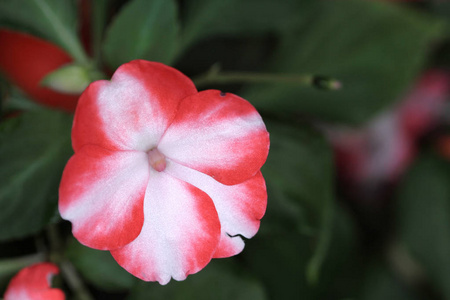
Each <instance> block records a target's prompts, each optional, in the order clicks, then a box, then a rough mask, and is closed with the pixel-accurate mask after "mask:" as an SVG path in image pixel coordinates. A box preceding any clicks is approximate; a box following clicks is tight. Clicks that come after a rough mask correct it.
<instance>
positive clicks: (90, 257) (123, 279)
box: [66, 239, 136, 291]
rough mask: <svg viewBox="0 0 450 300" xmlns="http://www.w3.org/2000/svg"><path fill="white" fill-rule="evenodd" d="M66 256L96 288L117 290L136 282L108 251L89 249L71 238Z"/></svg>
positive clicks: (127, 287)
mask: <svg viewBox="0 0 450 300" xmlns="http://www.w3.org/2000/svg"><path fill="white" fill-rule="evenodd" d="M66 256H67V258H68V259H69V260H70V261H71V262H72V263H73V265H74V266H75V267H76V268H77V270H78V271H79V272H80V273H81V275H82V276H83V277H84V278H85V279H86V280H87V281H89V282H90V283H91V284H93V285H95V286H97V287H98V288H101V289H104V290H107V291H119V290H125V289H129V288H131V287H132V286H133V285H134V284H135V282H136V278H135V277H134V276H133V275H131V274H130V273H128V272H127V271H125V269H123V268H122V267H121V266H119V264H117V262H116V261H115V260H114V258H113V257H112V256H111V254H110V252H109V251H100V250H95V249H91V248H88V247H86V246H83V245H81V244H80V243H78V242H77V241H76V240H75V239H72V240H71V241H70V243H69V245H68V247H67V250H66Z"/></svg>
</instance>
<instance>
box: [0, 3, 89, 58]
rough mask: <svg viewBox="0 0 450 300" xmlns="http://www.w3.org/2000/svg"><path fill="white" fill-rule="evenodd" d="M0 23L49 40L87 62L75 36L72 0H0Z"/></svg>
mask: <svg viewBox="0 0 450 300" xmlns="http://www.w3.org/2000/svg"><path fill="white" fill-rule="evenodd" d="M0 26H2V27H9V28H12V29H15V30H20V31H26V32H29V33H31V34H34V35H37V36H39V37H42V38H43V39H46V40H49V41H52V42H54V43H55V44H57V45H59V46H61V47H62V48H63V49H64V50H66V51H67V53H69V54H71V55H72V57H73V58H74V59H75V60H77V62H78V63H81V64H86V63H87V62H88V58H87V56H86V54H85V53H84V50H83V48H82V46H81V44H80V42H79V40H78V37H77V10H76V4H75V1H74V0H0Z"/></svg>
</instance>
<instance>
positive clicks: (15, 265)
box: [0, 253, 45, 277]
mask: <svg viewBox="0 0 450 300" xmlns="http://www.w3.org/2000/svg"><path fill="white" fill-rule="evenodd" d="M44 260H45V255H44V254H43V253H36V254H32V255H27V256H22V257H18V258H13V259H5V260H0V277H3V276H7V275H11V274H13V273H15V272H17V271H19V270H20V269H22V268H25V267H27V266H29V265H31V264H34V263H37V262H41V261H44Z"/></svg>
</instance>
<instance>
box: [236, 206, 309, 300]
mask: <svg viewBox="0 0 450 300" xmlns="http://www.w3.org/2000/svg"><path fill="white" fill-rule="evenodd" d="M269 205H270V204H269ZM263 226H266V225H265V224H264V220H263V222H262V223H261V227H263ZM246 244H247V245H246V247H245V249H244V252H243V253H242V254H241V255H242V256H243V259H244V263H245V268H246V269H247V270H249V271H250V272H252V273H253V274H255V276H257V277H258V278H259V279H260V280H261V282H262V283H263V284H264V287H265V288H266V290H267V293H268V295H269V298H270V299H312V297H313V295H314V291H313V289H312V288H311V287H310V286H309V284H308V282H307V278H306V274H305V269H306V267H307V264H308V261H309V258H310V257H311V255H312V252H311V247H310V239H309V238H307V237H306V236H304V235H301V234H299V233H295V232H292V231H289V230H288V229H286V230H285V231H283V232H278V233H273V234H266V235H256V237H254V238H253V239H251V240H250V241H248V242H247V243H246Z"/></svg>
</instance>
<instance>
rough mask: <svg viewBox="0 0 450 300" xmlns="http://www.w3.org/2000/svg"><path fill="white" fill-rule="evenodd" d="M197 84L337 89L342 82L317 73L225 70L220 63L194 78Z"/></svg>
mask: <svg viewBox="0 0 450 300" xmlns="http://www.w3.org/2000/svg"><path fill="white" fill-rule="evenodd" d="M192 81H193V82H194V83H195V85H196V86H197V87H198V86H205V85H209V84H212V83H288V84H295V85H303V86H314V87H316V88H319V89H325V90H337V89H340V88H341V83H340V82H339V81H337V80H335V79H332V78H326V77H321V76H315V75H308V74H304V75H299V74H273V73H255V72H223V71H220V67H219V66H218V65H213V66H212V67H211V69H210V70H209V71H207V72H206V73H205V74H202V75H200V76H198V77H196V78H194V79H193V80H192Z"/></svg>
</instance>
